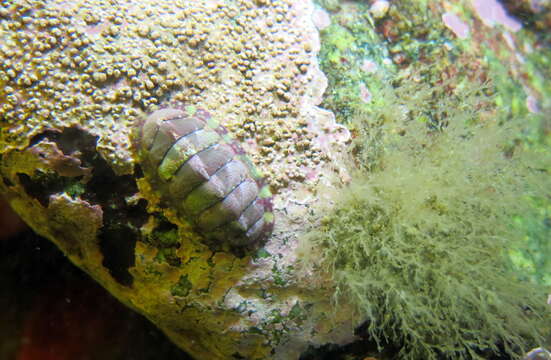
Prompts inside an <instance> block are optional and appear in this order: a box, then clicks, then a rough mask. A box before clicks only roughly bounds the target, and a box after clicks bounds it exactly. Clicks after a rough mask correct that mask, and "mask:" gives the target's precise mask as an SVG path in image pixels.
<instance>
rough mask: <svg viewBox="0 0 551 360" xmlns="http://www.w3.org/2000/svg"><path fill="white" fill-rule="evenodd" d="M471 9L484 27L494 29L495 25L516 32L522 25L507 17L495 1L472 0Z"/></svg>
mask: <svg viewBox="0 0 551 360" xmlns="http://www.w3.org/2000/svg"><path fill="white" fill-rule="evenodd" d="M472 4H473V7H474V9H475V11H476V13H477V15H478V17H479V18H480V19H481V20H482V22H483V23H484V25H486V26H489V27H494V25H496V24H500V25H503V26H505V28H507V29H508V30H509V31H512V32H517V31H519V30H520V29H521V28H522V24H521V23H520V22H519V21H518V20H516V19H515V18H513V17H511V16H509V15H508V14H507V12H506V11H505V9H504V8H503V6H502V5H501V4H500V3H499V2H498V1H497V0H473V1H472Z"/></svg>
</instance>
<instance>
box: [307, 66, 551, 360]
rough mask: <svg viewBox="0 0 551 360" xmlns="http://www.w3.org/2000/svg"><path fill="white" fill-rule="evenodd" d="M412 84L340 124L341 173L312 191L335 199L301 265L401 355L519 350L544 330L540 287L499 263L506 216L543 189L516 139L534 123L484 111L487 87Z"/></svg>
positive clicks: (531, 154) (542, 175)
mask: <svg viewBox="0 0 551 360" xmlns="http://www.w3.org/2000/svg"><path fill="white" fill-rule="evenodd" d="M416 78H419V76H418V74H417V75H416V74H412V76H411V77H407V76H406V77H403V78H401V79H399V80H398V82H397V83H395V85H396V84H398V85H399V86H396V87H390V86H387V87H386V88H382V90H381V92H380V95H381V96H383V98H384V99H377V98H375V99H374V101H384V105H385V106H384V107H379V108H377V107H373V108H371V109H370V111H369V112H364V113H357V114H355V116H354V117H351V118H350V122H351V128H352V131H353V133H354V135H355V137H354V140H353V143H352V145H351V153H352V155H353V156H352V160H351V163H350V164H349V169H350V172H351V173H352V180H351V182H350V183H349V184H348V185H347V186H344V187H342V188H341V189H338V190H331V189H321V190H320V192H331V191H334V194H333V195H334V196H333V197H332V198H333V201H334V204H332V205H331V206H328V208H327V209H326V210H325V211H326V213H327V216H326V217H324V219H323V221H321V222H320V224H318V226H316V227H315V228H314V229H313V230H311V231H310V232H309V233H308V234H307V236H306V240H305V241H306V242H309V243H310V244H311V245H313V246H312V247H313V248H314V249H317V250H318V251H317V252H313V253H311V254H310V259H306V260H305V261H310V262H312V263H314V264H317V265H318V266H320V267H321V269H323V270H325V271H327V272H328V273H329V274H331V275H332V277H333V280H334V283H335V288H336V290H335V296H334V300H335V311H338V309H339V303H341V302H343V303H344V302H351V303H353V304H354V305H355V308H356V310H357V312H358V315H359V316H361V317H362V318H363V319H365V327H362V328H365V329H366V330H365V331H366V334H365V335H366V336H367V337H369V338H371V339H374V340H376V341H377V342H378V343H379V344H382V343H384V342H387V341H389V342H391V343H392V344H395V345H397V346H399V347H400V349H401V350H400V353H399V357H400V358H402V359H437V358H450V359H472V358H482V357H483V355H484V356H486V355H487V354H488V353H495V354H500V353H503V352H504V353H507V354H509V355H513V356H520V355H521V354H522V353H523V351H526V350H528V349H529V348H530V347H531V346H536V345H541V344H542V342H543V339H544V337H545V336H548V334H549V332H550V331H551V330H550V329H549V323H548V319H549V316H550V312H549V309H547V308H546V304H545V302H546V298H547V291H546V290H547V289H545V288H544V287H542V286H536V285H534V284H532V283H529V282H522V281H521V279H522V278H523V276H522V275H519V273H518V271H519V269H518V266H517V267H515V266H513V262H512V261H511V257H510V252H511V249H516V250H515V251H517V252H519V251H521V250H519V249H523V248H524V247H525V245H526V243H524V242H523V241H522V239H523V238H524V237H525V236H526V234H524V233H523V228H522V227H520V226H518V225H517V224H515V219H517V218H519V217H521V218H526V217H530V214H533V212H534V207H533V206H532V202H533V201H534V199H538V198H539V199H546V198H548V196H549V189H551V184H549V174H548V172H549V169H550V168H551V167H550V166H549V165H550V164H549V159H548V157H546V156H545V154H546V153H545V152H542V151H534V147H533V146H531V144H529V143H528V141H527V139H526V138H524V137H523V136H524V135H523V134H525V133H527V132H529V131H528V130H527V129H526V128H528V127H531V126H533V124H534V122H535V121H534V120H533V119H527V118H525V117H518V116H517V117H512V118H511V117H510V116H508V115H507V114H508V111H510V110H511V109H509V108H508V109H505V110H506V111H503V112H500V111H499V109H496V108H495V103H494V100H495V99H496V97H495V96H494V95H493V93H494V92H493V89H492V88H491V87H490V86H488V85H485V84H476V83H475V84H473V83H470V82H468V81H465V82H464V83H462V84H460V85H457V84H455V85H456V86H454V87H453V88H452V90H450V87H449V86H448V85H449V83H446V82H444V83H443V84H441V86H429V85H428V84H425V83H423V82H418V81H415V80H413V79H416ZM520 114H522V112H521V113H520ZM542 201H543V200H542ZM527 251H528V249H527ZM548 256H549V254H547V257H548ZM545 320H547V322H546V321H545Z"/></svg>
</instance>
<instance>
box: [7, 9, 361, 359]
mask: <svg viewBox="0 0 551 360" xmlns="http://www.w3.org/2000/svg"><path fill="white" fill-rule="evenodd" d="M313 9H314V7H313V4H312V3H311V1H303V0H300V1H299V0H284V1H283V0H282V1H250V0H240V1H237V2H231V3H230V2H224V1H216V0H198V1H193V2H165V1H158V0H145V1H140V2H135V1H130V0H123V1H118V2H105V1H101V0H91V1H86V2H85V1H77V2H71V3H67V2H66V1H61V0H50V1H38V0H15V1H12V2H8V3H4V4H3V5H0V21H1V29H0V43H1V44H2V45H1V46H0V58H1V60H2V61H1V62H0V63H1V65H0V85H1V86H0V89H1V90H0V93H1V96H0V119H1V120H0V192H1V193H2V194H3V195H4V196H5V197H6V199H7V201H8V202H9V203H10V205H11V206H12V207H13V208H14V209H15V211H16V212H17V213H18V214H19V215H20V216H21V217H22V218H23V219H24V220H25V222H26V223H27V224H29V225H30V226H31V227H32V228H33V229H34V230H35V231H36V232H37V233H39V234H41V235H43V236H44V237H46V238H48V239H50V240H51V241H53V242H54V243H55V244H57V245H58V246H59V248H61V249H62V250H63V252H64V253H65V254H66V255H67V256H68V257H69V259H70V260H71V261H72V262H74V263H75V264H76V265H78V266H79V267H81V268H82V269H83V270H84V271H86V272H87V273H88V274H90V275H91V276H92V277H93V278H94V279H95V280H96V281H98V282H99V283H100V284H101V285H102V286H104V287H105V288H106V289H107V290H108V291H109V292H111V293H112V294H113V295H114V296H116V297H117V298H118V299H119V300H120V301H121V302H123V303H124V304H126V305H127V306H129V307H131V308H133V309H135V310H136V311H138V312H140V313H142V314H143V315H145V316H146V317H147V318H148V319H150V320H151V321H152V322H153V323H154V324H156V325H157V326H158V327H159V328H160V329H162V330H163V331H164V332H165V333H166V334H167V335H168V336H169V337H170V338H171V339H172V340H173V341H174V342H175V343H176V344H177V345H179V346H180V347H181V348H183V349H185V350H186V351H187V352H189V353H190V354H192V355H193V356H195V357H196V358H198V359H206V358H208V359H229V358H235V357H242V358H246V359H266V358H275V359H293V358H298V356H299V354H300V353H301V352H302V351H303V350H304V349H306V347H308V346H309V345H318V344H323V343H325V342H329V341H330V342H332V343H346V342H349V341H350V340H351V339H352V338H353V335H352V334H353V332H352V329H353V327H354V326H355V325H357V323H358V320H357V319H354V318H351V314H352V311H345V310H346V306H347V305H346V304H342V305H341V306H342V311H340V312H339V314H340V315H339V316H337V318H336V319H332V320H331V321H329V320H328V319H329V315H328V314H330V313H333V311H332V304H331V295H332V293H333V289H332V287H331V285H330V282H329V281H328V279H325V278H324V275H321V274H317V273H315V272H311V271H306V270H299V269H300V263H299V262H300V255H299V251H298V249H297V243H298V241H297V239H298V236H299V234H301V233H302V232H303V231H304V230H305V228H306V227H307V226H308V222H307V218H306V217H305V214H309V213H310V212H311V211H310V210H309V209H311V207H312V206H313V205H314V204H315V203H316V202H317V201H318V200H317V199H316V197H315V196H314V193H313V189H314V187H315V185H316V183H318V182H319V181H324V182H329V181H334V179H333V177H332V175H331V174H332V170H331V166H330V163H331V161H332V159H333V158H335V157H334V156H333V154H339V153H340V152H341V151H339V147H340V146H342V145H343V144H344V142H345V141H347V137H346V136H340V135H339V134H337V133H335V134H332V133H331V132H332V131H335V132H340V131H341V130H340V129H339V127H338V126H336V125H335V124H334V117H331V116H327V114H326V113H327V112H324V111H321V110H320V109H318V108H317V107H316V105H317V104H319V102H320V101H321V96H322V94H323V91H324V89H325V87H326V84H327V81H326V79H325V77H324V75H323V74H322V73H321V71H320V70H319V68H318V64H317V59H316V55H317V53H318V51H319V47H320V44H319V39H318V33H317V30H316V28H315V26H314V24H313V23H312V20H311V14H312V12H313ZM169 102H170V103H179V104H181V105H182V106H191V107H196V108H200V109H205V110H206V111H208V112H209V113H211V114H212V116H213V119H214V120H216V121H218V122H219V123H221V124H222V125H223V126H224V127H225V128H227V129H228V131H229V133H230V134H231V135H232V136H233V138H234V139H235V141H239V143H240V145H241V146H242V147H243V148H244V150H245V151H246V152H247V153H248V154H250V157H251V159H252V162H253V163H254V164H255V165H256V167H258V168H259V169H260V170H261V171H262V172H263V173H264V175H265V177H266V179H267V182H268V183H269V185H270V187H271V189H272V191H273V192H274V198H273V203H274V209H273V211H274V216H275V227H274V230H273V233H272V235H271V236H270V237H269V238H268V239H267V240H266V242H265V243H264V245H263V246H262V247H256V248H254V249H244V250H242V251H240V252H231V251H223V250H220V249H215V248H212V247H209V244H208V243H206V242H204V241H203V239H202V237H201V235H200V234H198V233H196V232H195V231H194V228H193V226H192V223H191V222H190V221H189V220H187V219H185V218H184V219H182V217H180V216H177V214H176V211H175V209H172V208H171V207H170V206H166V205H165V203H163V202H162V201H161V198H160V195H159V192H158V189H157V188H156V185H155V184H154V183H153V182H151V181H149V180H148V179H147V178H145V177H144V176H143V169H142V165H141V160H140V158H139V156H138V154H137V149H136V148H135V147H134V146H133V145H132V144H133V143H134V140H135V138H136V136H137V133H138V129H139V128H140V126H139V122H140V121H141V119H143V118H144V116H145V114H149V113H152V112H154V111H155V110H157V109H159V108H160V107H163V106H164V105H165V104H167V103H169ZM328 119H329V120H330V122H333V123H332V124H326V123H325V122H327V121H328ZM320 121H323V122H324V125H323V127H322V126H320V124H319V123H318V122H320ZM327 139H331V141H330V142H328V141H327ZM320 144H322V145H323V146H321V145H320ZM297 199H299V200H297ZM98 316H101V314H98Z"/></svg>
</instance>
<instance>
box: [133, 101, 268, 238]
mask: <svg viewBox="0 0 551 360" xmlns="http://www.w3.org/2000/svg"><path fill="white" fill-rule="evenodd" d="M138 140H139V141H138V144H137V145H138V152H139V156H140V161H141V165H142V168H143V170H144V174H145V176H146V177H147V178H148V179H149V181H151V183H152V185H153V187H154V188H155V189H157V190H158V193H159V194H160V196H161V201H162V203H163V204H164V205H165V206H170V207H172V208H174V209H175V210H176V211H177V214H178V215H179V216H181V217H183V218H184V219H186V220H187V221H189V222H191V223H192V224H193V225H194V226H195V228H196V229H197V231H198V232H199V233H200V234H201V235H202V236H203V237H204V238H205V239H206V240H207V241H208V242H209V243H211V244H212V243H214V244H220V245H224V244H227V245H229V246H231V247H246V246H250V245H254V244H258V243H260V242H261V241H263V240H265V239H266V238H267V237H268V236H269V235H270V233H271V231H272V228H273V221H274V218H273V213H272V202H271V193H270V191H269V188H268V186H267V185H266V184H265V181H264V178H263V177H262V175H261V174H260V172H259V171H258V170H257V169H256V168H255V166H254V165H253V164H252V162H251V161H250V159H249V158H248V156H247V154H246V153H245V151H244V150H243V148H242V147H241V146H240V145H239V143H238V142H237V141H235V140H234V139H232V138H231V136H230V135H229V133H228V131H227V129H226V128H225V127H224V126H222V125H220V124H219V123H218V122H216V121H215V120H214V119H212V117H211V116H210V114H209V113H208V112H206V111H204V110H197V109H195V108H193V107H187V108H183V107H179V106H172V107H169V108H163V109H160V110H157V111H154V112H153V113H151V114H149V115H148V116H147V117H146V118H145V119H144V120H143V122H142V123H141V127H140V132H139V136H138Z"/></svg>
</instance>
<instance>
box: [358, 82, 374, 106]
mask: <svg viewBox="0 0 551 360" xmlns="http://www.w3.org/2000/svg"><path fill="white" fill-rule="evenodd" d="M371 98H372V96H371V92H370V91H369V89H368V88H367V86H365V84H364V83H361V84H360V99H362V101H363V102H365V103H368V102H370V101H371Z"/></svg>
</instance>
